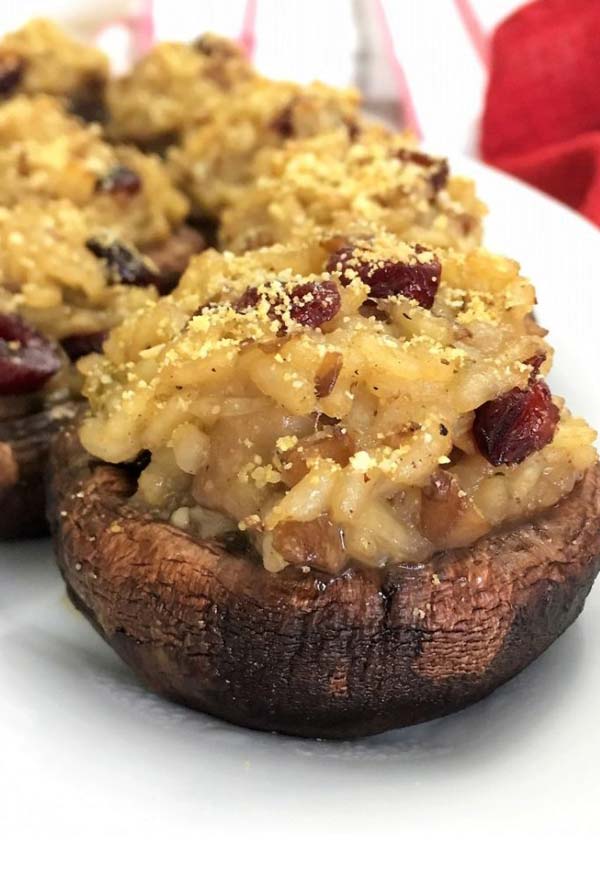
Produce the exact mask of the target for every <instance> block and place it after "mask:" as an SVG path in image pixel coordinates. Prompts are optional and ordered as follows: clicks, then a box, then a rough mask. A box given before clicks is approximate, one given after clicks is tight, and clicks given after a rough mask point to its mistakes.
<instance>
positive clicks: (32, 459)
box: [0, 398, 78, 541]
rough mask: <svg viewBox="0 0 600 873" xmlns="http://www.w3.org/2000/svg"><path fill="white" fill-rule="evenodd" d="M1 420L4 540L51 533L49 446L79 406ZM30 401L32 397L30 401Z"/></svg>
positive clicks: (66, 404)
mask: <svg viewBox="0 0 600 873" xmlns="http://www.w3.org/2000/svg"><path fill="white" fill-rule="evenodd" d="M22 399H23V398H2V400H3V401H9V400H10V401H12V400H14V412H15V414H14V415H13V416H12V417H0V541H4V540H15V539H21V538H27V537H40V536H45V535H47V534H48V523H47V520H46V498H45V484H44V479H45V469H46V461H47V458H48V447H49V445H50V442H51V440H52V437H53V436H54V434H55V433H56V431H57V430H58V429H59V428H60V427H61V426H62V425H63V424H64V423H65V422H68V421H71V420H72V419H73V417H74V416H75V414H76V412H77V409H78V404H77V403H75V402H73V401H70V400H66V401H62V402H57V403H54V404H52V405H51V406H41V407H40V408H39V409H37V410H36V411H30V412H24V413H23V414H19V401H21V400H22ZM27 399H29V398H27Z"/></svg>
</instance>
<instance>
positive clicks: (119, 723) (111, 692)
mask: <svg viewBox="0 0 600 873" xmlns="http://www.w3.org/2000/svg"><path fill="white" fill-rule="evenodd" d="M455 164H456V165H457V166H459V167H462V165H463V164H464V168H465V170H466V171H467V172H469V173H471V174H472V175H474V176H475V177H476V178H477V181H478V183H479V185H480V190H481V193H482V196H483V197H484V199H485V200H486V201H487V202H488V203H489V205H490V207H491V215H490V218H489V222H488V228H489V231H488V242H489V245H490V247H494V248H496V249H497V250H498V251H501V252H504V253H510V254H511V255H512V256H513V257H515V258H517V259H519V260H520V261H521V262H522V265H523V269H524V271H525V272H526V274H528V275H529V276H531V277H532V278H533V279H534V281H535V283H536V286H537V288H538V292H539V298H540V306H539V313H540V318H541V321H542V322H543V323H544V324H545V325H547V326H548V327H550V329H551V339H552V341H553V343H554V345H555V347H556V349H557V356H556V362H555V369H554V372H553V375H552V379H551V382H552V385H553V388H554V390H555V391H557V392H558V393H562V392H564V393H566V394H567V395H568V397H569V402H570V405H571V407H572V408H573V409H575V410H577V411H578V412H580V413H582V414H584V415H585V416H586V417H587V418H588V419H589V420H590V421H591V422H592V423H594V424H596V425H598V424H599V423H600V409H599V408H598V402H597V381H598V373H599V372H600V352H599V343H598V337H597V335H596V329H597V325H598V312H599V303H598V301H599V299H600V298H599V294H600V283H599V280H600V269H599V267H598V256H599V255H598V253H599V249H600V246H599V243H600V236H599V235H598V232H597V231H596V230H595V229H594V228H593V227H592V226H591V225H589V224H587V223H586V222H585V221H583V220H582V219H581V218H579V217H578V216H576V215H575V214H574V213H572V212H570V211H568V210H566V209H564V208H562V207H561V206H559V205H558V204H556V203H555V202H553V201H551V200H549V199H547V198H545V197H543V196H541V195H540V194H538V193H536V192H534V191H533V190H531V189H528V188H526V187H525V186H523V185H520V184H519V183H517V182H515V181H513V180H511V179H509V178H507V177H505V176H502V175H501V174H498V173H495V172H492V171H491V170H488V169H486V168H484V167H481V166H479V165H475V164H473V163H471V162H468V161H462V160H461V161H457V162H455ZM0 604H1V609H0V768H1V771H0V830H1V834H0V859H1V860H0V866H1V867H2V869H6V870H7V871H9V870H10V871H13V870H29V869H34V863H35V864H36V865H39V863H41V862H45V861H46V860H48V858H50V857H57V858H60V859H61V860H62V864H63V867H62V869H63V870H69V869H75V868H76V866H77V867H78V866H79V865H76V864H75V860H74V859H77V858H79V860H80V861H81V864H82V866H85V867H87V868H89V867H90V864H91V866H92V867H93V866H94V863H95V862H99V860H100V857H101V856H104V855H105V854H106V856H107V857H109V858H111V859H112V865H113V867H114V868H115V869H116V870H119V871H120V870H124V869H125V859H126V858H129V857H132V858H135V859H136V863H135V867H134V869H136V870H137V869H141V868H142V866H144V867H145V868H148V866H149V865H150V866H152V862H154V863H155V864H156V863H157V861H158V859H159V858H161V857H162V856H163V855H164V857H165V858H170V859H172V860H173V859H174V858H175V857H176V856H178V854H179V852H181V851H185V850H186V849H187V850H189V853H190V854H188V860H189V859H194V863H193V869H196V868H198V869H201V868H202V867H204V866H206V865H207V864H208V863H210V864H211V866H212V865H214V863H215V861H217V860H218V861H220V862H222V861H224V860H228V861H231V862H232V861H233V859H234V858H242V859H243V861H244V865H245V867H246V866H248V865H249V860H250V854H251V853H250V849H249V847H250V845H252V844H254V843H255V841H256V840H262V849H261V852H260V855H259V858H260V865H261V868H262V869H263V870H266V869H279V868H281V867H285V868H289V867H290V866H291V867H292V868H293V869H296V868H295V866H294V865H295V864H297V863H298V861H299V859H300V858H301V857H302V856H303V854H304V853H306V854H307V856H308V857H309V858H311V859H312V862H311V867H312V868H314V869H317V870H320V869H322V863H323V864H324V859H325V858H326V857H332V858H333V859H336V860H337V861H338V862H339V863H340V864H341V862H342V859H343V858H345V860H344V866H345V867H346V869H349V868H352V869H353V866H354V864H356V865H358V863H359V861H360V864H361V866H362V867H364V863H365V861H364V857H363V855H361V853H363V854H364V853H367V855H368V857H369V859H370V861H369V863H371V864H373V863H374V862H375V859H376V857H377V856H378V855H387V859H388V862H389V861H390V860H391V861H392V863H393V864H394V867H395V868H396V867H397V868H402V867H404V866H405V865H411V866H416V864H418V865H419V868H420V869H429V865H430V864H431V865H432V864H433V860H434V859H436V860H437V861H438V862H439V863H443V864H444V867H445V868H446V869H448V868H449V867H450V868H452V866H453V861H456V862H457V863H458V862H459V863H460V867H461V868H462V869H475V868H477V869H481V868H484V869H487V870H489V869H495V865H496V864H500V861H501V860H503V859H504V858H505V857H506V858H512V861H511V862H510V863H511V864H514V863H515V858H516V857H518V858H519V860H520V862H521V863H524V860H525V859H526V857H527V855H529V854H531V855H532V857H533V856H535V858H536V867H537V866H539V867H541V866H542V864H543V865H544V866H545V868H546V869H548V868H549V867H552V865H553V863H557V862H558V860H559V858H560V856H561V854H562V855H564V856H565V857H569V859H570V863H571V865H572V863H573V860H574V853H576V852H577V851H579V850H581V851H583V850H585V848H586V845H587V844H588V843H589V842H591V840H592V837H593V834H594V830H595V828H596V819H597V813H598V809H599V808H600V788H599V784H598V783H599V780H600V765H599V753H598V743H599V740H598V726H599V716H600V703H599V682H598V677H599V676H600V589H599V590H596V591H594V592H593V593H592V595H591V596H590V598H589V601H588V604H587V607H586V610H585V612H584V614H583V616H582V617H581V618H580V619H579V621H577V623H576V624H575V626H574V627H572V628H571V629H570V630H569V631H568V632H567V633H566V634H565V635H564V636H563V637H562V638H561V639H560V640H559V641H558V642H556V643H555V644H554V645H553V646H552V648H551V649H550V650H549V651H548V652H547V653H546V654H545V655H544V656H543V657H542V658H540V659H539V661H537V662H536V663H535V664H534V665H533V666H531V667H530V668H529V669H528V670H527V671H526V672H525V673H523V674H521V675H520V676H519V677H517V678H516V679H515V680H513V681H512V682H510V683H509V684H508V685H507V686H505V687H504V688H502V689H500V690H499V691H497V692H496V693H495V694H493V695H492V696H491V697H490V698H488V699H487V700H485V701H483V702H481V703H479V704H477V705H476V706H474V707H472V708H471V709H469V710H467V711H465V712H463V713H459V714H457V715H455V716H451V717H449V718H446V719H442V720H439V721H436V722H432V723H430V724H426V725H422V726H419V727H415V728H410V729H405V730H401V731H395V732H390V733H388V734H385V735H383V736H379V737H374V738H372V739H369V740H364V741H360V742H343V743H327V742H321V743H319V742H314V741H310V740H297V739H290V738H285V737H277V736H272V735H268V734H260V733H254V732H251V731H247V730H242V729H239V728H235V727H232V726H230V725H227V724H224V723H222V722H219V721H216V720H214V719H211V718H209V717H205V716H202V715H199V714H197V713H193V712H190V711H187V710H185V709H183V708H180V707H177V706H175V705H173V704H170V703H166V702H164V701H162V700H160V699H159V698H157V697H156V696H154V695H152V694H150V693H148V692H147V691H145V690H144V689H143V688H142V687H141V686H140V685H139V684H138V682H137V681H136V679H135V678H134V677H133V676H132V675H131V674H130V672H129V671H128V669H127V668H126V667H125V666H124V665H123V664H121V662H120V661H119V660H118V658H117V657H116V656H115V655H114V654H113V653H112V651H111V650H110V649H109V648H108V646H106V645H105V644H104V643H103V642H102V641H101V640H100V639H99V637H97V636H96V634H95V633H94V631H92V629H91V628H90V627H89V626H88V624H87V623H86V622H85V621H84V619H83V618H81V617H80V616H79V615H78V614H77V613H76V612H75V611H74V610H73V609H72V608H71V607H70V605H69V603H68V602H67V600H66V597H65V595H64V593H63V589H62V586H61V583H60V580H59V577H58V573H57V571H56V570H55V569H54V566H53V561H52V555H51V550H50V546H49V545H48V543H43V542H42V543H32V544H30V543H23V544H19V545H12V546H6V545H5V546H1V547H0ZM217 834H219V836H218V837H217ZM341 834H346V835H348V834H349V835H351V836H350V837H348V836H344V837H343V838H342V837H341V836H340V838H339V839H337V837H338V835H341ZM16 850H18V852H19V858H20V861H21V865H18V864H13V865H10V864H9V865H5V864H4V863H3V861H4V859H5V858H7V857H9V856H10V853H11V851H16ZM277 853H279V856H278V857H277ZM347 856H350V859H348V857H347ZM273 858H274V859H275V860H273ZM34 859H35V861H34ZM29 865H31V866H29ZM315 865H316V866H315ZM186 866H187V865H186ZM250 866H251V864H250ZM337 867H338V864H336V868H337ZM593 867H594V865H592V869H593ZM35 869H39V867H38V866H36V867H35ZM171 869H176V868H175V867H172V868H171ZM225 869H227V867H225Z"/></svg>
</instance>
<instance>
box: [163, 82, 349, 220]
mask: <svg viewBox="0 0 600 873" xmlns="http://www.w3.org/2000/svg"><path fill="white" fill-rule="evenodd" d="M358 102H359V98H358V94H357V93H356V91H354V90H351V89H349V90H339V89H337V88H331V87H329V86H327V85H323V84H322V83H320V82H313V83H312V84H310V85H304V86H302V85H297V84H295V83H292V82H276V81H270V80H268V79H263V78H259V77H258V76H257V77H255V78H254V79H253V80H251V81H249V82H247V83H245V84H241V85H240V86H239V87H238V88H236V89H235V90H234V91H233V92H232V94H231V96H230V97H229V98H228V99H226V100H220V101H219V102H218V103H217V104H216V105H215V107H214V111H213V112H212V113H211V115H210V118H208V119H206V120H205V121H204V122H203V123H202V124H199V125H196V126H192V127H190V129H189V130H188V131H187V132H186V134H185V136H184V137H183V141H182V145H181V148H174V149H173V150H172V151H171V153H170V155H169V158H170V162H171V164H172V166H173V169H174V173H175V175H176V177H177V178H178V179H179V181H180V183H181V185H182V186H183V188H184V190H185V191H186V192H188V193H189V195H190V197H191V198H192V200H193V202H194V203H195V205H196V206H197V207H198V208H200V209H201V210H203V211H205V212H207V213H209V214H211V215H220V213H221V211H222V210H223V208H224V207H225V206H227V205H229V204H231V203H233V202H235V200H236V199H237V197H238V196H239V195H240V192H242V191H243V190H244V188H245V187H246V186H247V185H249V184H251V183H252V182H253V181H255V179H256V177H257V174H258V173H259V172H260V168H259V167H257V168H255V167H254V164H253V162H254V160H255V159H256V157H257V155H259V154H260V153H261V152H263V153H264V152H265V151H269V150H271V149H277V148H280V147H281V146H282V145H284V144H285V143H286V142H288V141H291V140H304V139H306V138H308V137H311V136H314V135H315V134H318V133H322V132H325V131H331V130H336V129H337V128H347V129H349V130H351V131H352V130H354V129H355V127H356V125H357V123H358Z"/></svg>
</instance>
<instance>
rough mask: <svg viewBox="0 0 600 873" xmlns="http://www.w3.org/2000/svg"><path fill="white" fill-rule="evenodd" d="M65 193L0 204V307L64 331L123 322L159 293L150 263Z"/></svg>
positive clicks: (54, 332) (49, 330) (45, 328)
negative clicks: (50, 198)
mask: <svg viewBox="0 0 600 873" xmlns="http://www.w3.org/2000/svg"><path fill="white" fill-rule="evenodd" d="M103 240H105V236H104V235H102V234H99V233H98V232H97V229H96V231H95V230H94V227H93V226H90V222H89V221H88V219H87V217H86V215H85V214H84V213H83V212H82V211H81V210H80V209H77V208H76V207H75V206H74V205H73V204H72V203H70V202H69V201H66V200H54V201H51V202H49V203H46V204H40V203H36V202H33V201H25V202H24V203H23V204H21V205H19V206H16V207H15V208H13V209H2V208H0V312H4V313H18V314H19V315H20V316H21V317H22V318H24V319H25V321H26V322H28V323H29V324H31V325H33V326H35V327H36V328H37V329H38V330H40V331H42V333H44V334H45V335H46V336H48V337H51V338H53V339H63V338H65V337H68V336H71V335H73V334H92V333H95V332H97V331H104V330H107V329H108V328H110V327H112V326H113V325H115V324H118V323H119V322H120V321H121V320H122V319H123V318H124V316H125V315H126V314H128V313H131V312H134V311H135V310H136V309H137V308H138V307H139V306H140V305H141V304H142V303H143V302H144V301H145V300H148V299H154V298H155V297H156V288H155V287H154V285H153V284H152V282H153V278H154V273H153V272H152V269H151V265H150V263H149V262H146V261H145V260H144V258H143V256H142V255H141V254H140V253H139V252H138V251H137V250H136V249H135V248H134V247H133V246H129V247H125V246H123V245H122V244H120V243H117V242H114V240H113V237H112V236H111V235H109V237H108V238H106V242H105V243H104V242H103Z"/></svg>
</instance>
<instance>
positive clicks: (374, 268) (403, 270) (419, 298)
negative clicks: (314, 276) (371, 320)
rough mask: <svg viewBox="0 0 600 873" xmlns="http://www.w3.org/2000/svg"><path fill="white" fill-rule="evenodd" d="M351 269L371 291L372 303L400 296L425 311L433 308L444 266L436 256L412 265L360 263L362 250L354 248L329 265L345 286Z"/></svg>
mask: <svg viewBox="0 0 600 873" xmlns="http://www.w3.org/2000/svg"><path fill="white" fill-rule="evenodd" d="M423 251H425V249H423V247H422V246H415V252H416V254H420V253H421V252H423ZM347 267H349V268H351V269H352V270H354V272H356V274H357V275H358V277H359V278H360V280H361V281H362V282H364V284H365V285H367V286H368V288H369V297H370V298H371V300H385V299H386V298H387V297H394V296H395V295H397V294H401V295H402V297H407V298H408V299H409V300H416V302H417V303H418V304H419V305H420V306H422V307H423V308H424V309H431V307H432V306H433V301H434V300H435V295H436V292H437V290H438V287H439V284H440V276H441V274H442V265H441V264H440V262H439V260H438V259H437V258H436V257H435V256H433V257H432V258H431V259H430V260H429V261H425V262H421V261H418V260H415V261H413V262H412V263H406V262H405V261H367V260H363V261H361V258H360V251H356V250H355V249H353V248H352V247H351V246H345V247H344V248H341V249H338V251H337V252H334V253H333V254H332V255H331V257H330V258H329V261H328V263H327V269H328V270H330V271H332V272H333V271H336V272H341V273H342V275H341V282H342V284H343V285H347V284H349V281H350V280H349V279H348V278H347V277H345V276H344V270H345V269H346V268H347Z"/></svg>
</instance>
